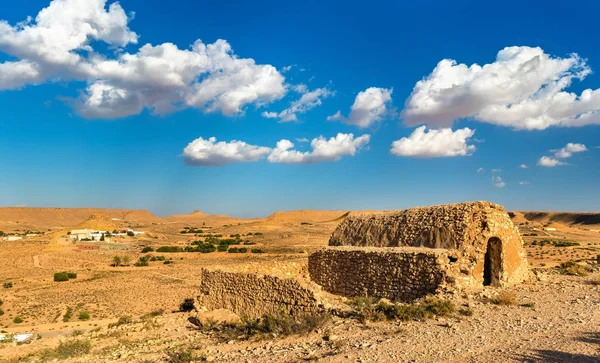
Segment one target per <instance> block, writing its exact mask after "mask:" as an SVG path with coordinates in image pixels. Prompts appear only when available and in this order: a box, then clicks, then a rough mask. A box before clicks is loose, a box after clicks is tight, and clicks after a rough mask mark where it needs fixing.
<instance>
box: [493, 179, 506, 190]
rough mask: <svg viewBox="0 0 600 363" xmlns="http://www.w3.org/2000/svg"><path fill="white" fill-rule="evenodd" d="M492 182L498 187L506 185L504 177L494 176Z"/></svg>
mask: <svg viewBox="0 0 600 363" xmlns="http://www.w3.org/2000/svg"><path fill="white" fill-rule="evenodd" d="M492 184H494V186H495V187H496V188H504V187H505V186H506V183H505V182H504V181H502V178H501V177H499V176H492Z"/></svg>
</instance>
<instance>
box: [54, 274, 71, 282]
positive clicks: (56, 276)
mask: <svg viewBox="0 0 600 363" xmlns="http://www.w3.org/2000/svg"><path fill="white" fill-rule="evenodd" d="M54 281H55V282H62V281H69V275H68V274H67V273H66V272H55V273H54Z"/></svg>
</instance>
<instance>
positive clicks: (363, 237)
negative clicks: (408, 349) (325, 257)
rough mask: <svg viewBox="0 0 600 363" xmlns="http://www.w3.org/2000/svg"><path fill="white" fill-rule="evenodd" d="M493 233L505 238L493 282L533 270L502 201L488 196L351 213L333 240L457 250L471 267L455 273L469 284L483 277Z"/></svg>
mask: <svg viewBox="0 0 600 363" xmlns="http://www.w3.org/2000/svg"><path fill="white" fill-rule="evenodd" d="M491 238H499V239H500V240H501V261H500V266H501V268H500V273H499V274H498V275H497V276H494V281H493V285H503V284H511V283H517V282H521V281H523V280H525V279H527V278H528V277H529V270H528V265H527V259H526V254H525V251H524V249H523V240H522V239H521V236H520V235H519V232H518V229H517V228H516V227H515V226H514V225H513V223H512V221H511V220H510V217H509V216H508V214H507V213H506V211H505V210H504V208H503V207H502V206H500V205H497V204H493V203H490V202H470V203H457V204H447V205H440V206H433V207H420V208H412V209H407V210H403V211H392V212H385V213H377V214H358V215H350V216H348V217H347V218H346V219H345V220H344V221H343V222H342V223H340V225H339V226H338V228H337V229H336V230H335V231H334V232H333V234H332V236H331V238H330V240H329V245H330V246H376V247H402V246H409V247H427V248H432V249H449V250H457V251H459V252H460V257H461V259H462V260H463V265H467V266H466V267H465V268H466V272H467V273H466V274H465V268H463V271H462V272H461V273H460V274H459V275H460V276H459V275H457V276H458V277H460V278H461V279H462V280H463V282H464V283H465V284H472V285H475V284H481V283H483V282H484V256H485V252H486V250H487V246H488V241H489V240H490V239H491ZM465 275H467V276H465Z"/></svg>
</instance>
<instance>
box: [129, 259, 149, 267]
mask: <svg viewBox="0 0 600 363" xmlns="http://www.w3.org/2000/svg"><path fill="white" fill-rule="evenodd" d="M149 259H150V257H149V256H144V257H140V258H139V259H138V261H137V262H136V263H135V264H133V265H134V266H135V267H144V266H148V265H149V263H148V260H149Z"/></svg>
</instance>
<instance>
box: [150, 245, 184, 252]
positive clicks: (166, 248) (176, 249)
mask: <svg viewBox="0 0 600 363" xmlns="http://www.w3.org/2000/svg"><path fill="white" fill-rule="evenodd" d="M156 252H161V253H176V252H183V249H182V248H181V247H177V246H161V247H159V248H157V249H156Z"/></svg>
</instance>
